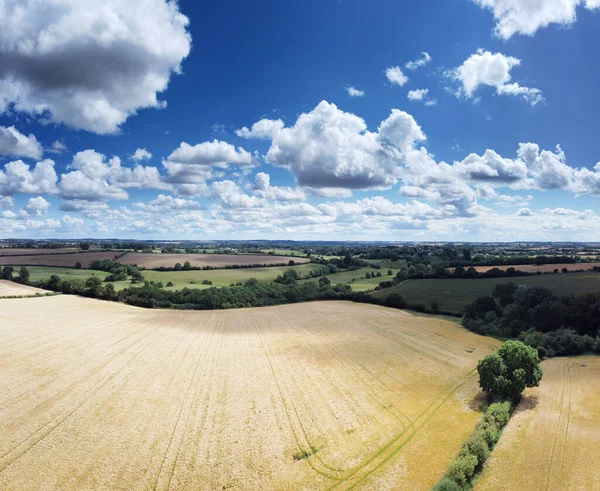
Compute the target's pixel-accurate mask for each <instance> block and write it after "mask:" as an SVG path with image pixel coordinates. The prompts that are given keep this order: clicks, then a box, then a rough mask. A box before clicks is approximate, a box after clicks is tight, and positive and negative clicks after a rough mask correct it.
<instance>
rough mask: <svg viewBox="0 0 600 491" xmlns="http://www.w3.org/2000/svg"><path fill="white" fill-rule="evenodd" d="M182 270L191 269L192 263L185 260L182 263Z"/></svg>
mask: <svg viewBox="0 0 600 491" xmlns="http://www.w3.org/2000/svg"><path fill="white" fill-rule="evenodd" d="M182 269H183V270H184V271H189V270H190V269H192V263H190V262H189V261H186V262H184V263H183V268H182Z"/></svg>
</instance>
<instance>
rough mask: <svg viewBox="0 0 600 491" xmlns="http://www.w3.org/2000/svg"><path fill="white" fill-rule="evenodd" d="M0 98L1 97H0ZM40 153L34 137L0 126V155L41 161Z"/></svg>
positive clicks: (40, 150)
mask: <svg viewBox="0 0 600 491" xmlns="http://www.w3.org/2000/svg"><path fill="white" fill-rule="evenodd" d="M0 36H1V34H0ZM1 73H2V72H1V71H0V74H1ZM0 88H1V85H0ZM0 94H1V91H0ZM0 97H2V96H1V95H0ZM1 104H2V102H1V99H0V107H1ZM42 153H43V151H42V146H41V145H40V143H39V142H38V141H37V138H36V137H35V135H31V134H30V135H29V136H25V135H24V134H23V133H20V132H19V131H18V130H17V129H16V128H15V127H14V126H9V127H8V128H6V127H4V126H0V155H7V156H11V157H27V158H30V159H41V158H42Z"/></svg>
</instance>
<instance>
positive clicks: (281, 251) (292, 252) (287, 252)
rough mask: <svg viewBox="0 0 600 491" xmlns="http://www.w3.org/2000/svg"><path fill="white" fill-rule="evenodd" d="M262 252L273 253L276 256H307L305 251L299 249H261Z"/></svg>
mask: <svg viewBox="0 0 600 491" xmlns="http://www.w3.org/2000/svg"><path fill="white" fill-rule="evenodd" d="M260 252H263V253H264V254H272V255H274V256H298V257H306V254H305V253H304V251H299V250H296V249H261V251H260Z"/></svg>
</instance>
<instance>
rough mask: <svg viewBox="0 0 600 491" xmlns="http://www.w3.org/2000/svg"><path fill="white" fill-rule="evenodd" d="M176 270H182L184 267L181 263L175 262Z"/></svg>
mask: <svg viewBox="0 0 600 491" xmlns="http://www.w3.org/2000/svg"><path fill="white" fill-rule="evenodd" d="M174 269H175V271H181V270H182V269H183V267H182V266H181V263H175V268H174Z"/></svg>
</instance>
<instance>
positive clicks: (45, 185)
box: [0, 159, 58, 196]
mask: <svg viewBox="0 0 600 491" xmlns="http://www.w3.org/2000/svg"><path fill="white" fill-rule="evenodd" d="M57 179H58V176H57V175H56V171H55V170H54V162H53V161H52V160H50V159H46V160H42V161H41V162H38V163H36V164H35V166H34V167H33V169H31V167H30V166H29V165H27V164H26V163H25V162H23V161H22V160H15V161H13V162H9V163H8V164H6V165H5V166H4V170H2V169H0V195H3V196H11V195H13V194H18V193H23V194H44V193H48V194H55V193H56V192H57V191H58V189H57V187H56V181H57Z"/></svg>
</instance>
